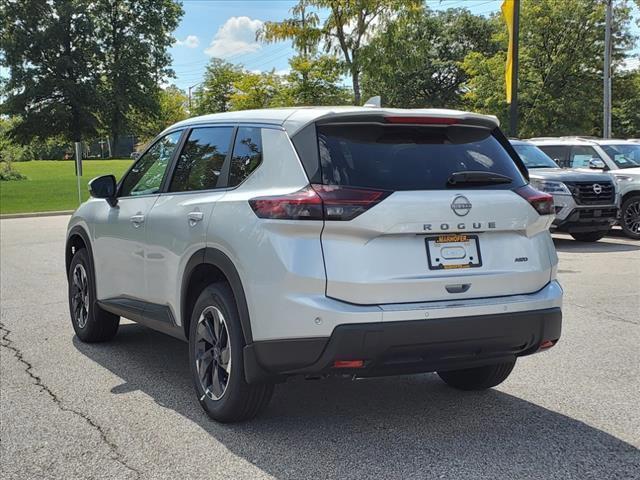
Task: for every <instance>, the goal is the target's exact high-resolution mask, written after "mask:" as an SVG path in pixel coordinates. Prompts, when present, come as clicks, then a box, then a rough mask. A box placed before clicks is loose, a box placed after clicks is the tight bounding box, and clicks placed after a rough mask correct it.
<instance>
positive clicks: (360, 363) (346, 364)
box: [333, 360, 364, 368]
mask: <svg viewBox="0 0 640 480" xmlns="http://www.w3.org/2000/svg"><path fill="white" fill-rule="evenodd" d="M363 367H364V360H336V361H335V362H333V368H363Z"/></svg>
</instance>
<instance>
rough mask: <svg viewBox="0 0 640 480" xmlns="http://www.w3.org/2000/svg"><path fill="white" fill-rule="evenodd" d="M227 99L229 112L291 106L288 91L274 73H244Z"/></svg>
mask: <svg viewBox="0 0 640 480" xmlns="http://www.w3.org/2000/svg"><path fill="white" fill-rule="evenodd" d="M233 85H234V93H233V94H232V95H231V98H230V99H229V103H230V107H231V110H248V109H254V108H269V107H283V106H288V105H291V104H292V99H291V96H290V90H289V89H288V88H287V85H286V84H285V83H284V80H283V78H282V77H281V76H279V75H276V74H275V73H274V72H269V73H252V72H244V73H243V74H242V75H241V76H240V77H239V78H238V79H237V80H236V81H235V82H234V84H233Z"/></svg>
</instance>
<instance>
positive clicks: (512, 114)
mask: <svg viewBox="0 0 640 480" xmlns="http://www.w3.org/2000/svg"><path fill="white" fill-rule="evenodd" d="M519 40H520V0H513V60H512V64H511V66H512V74H511V104H510V105H509V133H510V135H511V136H512V137H514V138H517V137H518V69H519V62H518V56H519V55H518V50H519V43H520V41H519Z"/></svg>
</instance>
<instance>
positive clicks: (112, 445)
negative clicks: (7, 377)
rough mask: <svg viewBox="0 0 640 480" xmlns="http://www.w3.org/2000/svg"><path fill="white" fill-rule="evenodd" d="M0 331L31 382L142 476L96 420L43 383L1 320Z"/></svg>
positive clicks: (128, 467)
mask: <svg viewBox="0 0 640 480" xmlns="http://www.w3.org/2000/svg"><path fill="white" fill-rule="evenodd" d="M0 332H2V337H0V340H1V342H0V346H1V347H4V348H6V349H7V350H11V351H12V352H13V354H14V356H15V357H16V358H17V359H18V361H19V362H20V363H21V364H22V365H24V367H25V369H24V371H25V373H26V374H27V375H29V377H30V378H31V380H33V383H34V384H35V385H36V386H37V387H38V388H39V389H40V390H41V391H42V392H45V393H46V394H47V395H49V397H50V398H51V400H53V403H55V405H56V406H57V407H58V408H59V409H60V410H62V411H63V412H69V413H72V414H74V415H77V416H78V417H80V418H82V419H83V420H84V421H85V422H86V423H87V424H88V425H89V426H90V427H91V428H93V429H94V430H96V431H97V432H98V434H99V435H100V438H101V439H102V442H103V443H104V444H105V445H107V447H108V448H109V450H110V451H111V453H112V458H113V460H115V461H116V462H118V463H119V464H120V465H122V466H123V467H125V468H126V469H128V470H130V471H131V472H133V473H134V474H135V475H136V478H141V477H142V472H140V471H139V470H138V469H136V468H135V467H132V466H131V465H129V464H128V463H127V462H126V461H125V460H124V458H123V457H122V454H121V453H120V451H119V450H118V446H117V445H116V444H115V443H114V442H113V441H111V440H110V439H109V437H108V436H107V433H106V432H105V431H104V429H103V428H102V427H101V426H100V425H99V424H98V423H97V422H96V421H94V420H93V419H92V418H91V417H89V416H88V415H87V414H85V413H83V412H81V411H79V410H76V409H74V408H71V407H67V406H66V405H64V404H63V403H62V400H61V399H60V398H59V397H58V396H57V395H56V394H55V393H54V392H53V391H52V390H51V389H50V388H49V387H48V386H47V385H45V383H44V382H43V381H42V378H41V377H40V376H38V375H37V374H36V373H35V372H34V370H33V365H32V364H31V363H30V362H29V361H28V360H27V359H26V358H24V355H23V353H22V350H20V348H18V346H17V345H16V344H15V343H14V342H13V340H11V339H10V338H9V335H11V330H9V329H8V328H7V327H6V326H5V325H4V323H2V322H0Z"/></svg>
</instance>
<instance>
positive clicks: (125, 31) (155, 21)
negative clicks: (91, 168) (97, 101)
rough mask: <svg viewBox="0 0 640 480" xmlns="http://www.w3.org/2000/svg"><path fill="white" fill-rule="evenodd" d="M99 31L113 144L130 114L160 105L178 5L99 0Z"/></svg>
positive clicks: (106, 120) (106, 112)
mask: <svg viewBox="0 0 640 480" xmlns="http://www.w3.org/2000/svg"><path fill="white" fill-rule="evenodd" d="M95 6H96V8H95V16H96V25H97V29H96V32H94V33H93V34H92V35H95V36H96V37H97V38H99V39H100V46H101V50H102V52H103V55H104V58H103V77H102V85H101V96H102V98H103V104H102V112H103V122H104V124H105V127H106V129H107V131H108V132H109V134H110V136H111V139H112V142H113V145H114V147H113V150H114V151H113V153H114V154H116V155H117V152H116V151H115V150H116V149H117V145H118V137H119V136H120V135H121V134H123V133H125V132H126V131H127V129H128V124H127V119H128V118H129V112H130V111H131V110H132V109H135V110H136V111H138V112H145V113H147V114H149V115H154V114H155V113H157V111H158V108H159V104H158V101H159V87H158V85H159V84H160V82H161V81H162V79H163V78H165V77H167V76H169V75H170V74H171V71H170V70H169V69H168V65H169V64H170V62H171V57H170V55H169V54H168V52H167V48H168V47H169V46H170V45H171V44H172V43H173V40H174V39H173V37H172V35H171V32H172V31H173V30H174V29H175V28H176V27H177V26H178V22H179V20H180V17H181V16H182V8H181V7H180V5H179V4H178V3H176V2H174V1H173V0H99V1H97V2H95Z"/></svg>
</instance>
